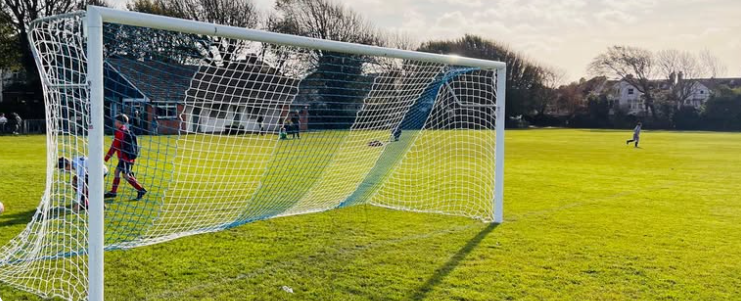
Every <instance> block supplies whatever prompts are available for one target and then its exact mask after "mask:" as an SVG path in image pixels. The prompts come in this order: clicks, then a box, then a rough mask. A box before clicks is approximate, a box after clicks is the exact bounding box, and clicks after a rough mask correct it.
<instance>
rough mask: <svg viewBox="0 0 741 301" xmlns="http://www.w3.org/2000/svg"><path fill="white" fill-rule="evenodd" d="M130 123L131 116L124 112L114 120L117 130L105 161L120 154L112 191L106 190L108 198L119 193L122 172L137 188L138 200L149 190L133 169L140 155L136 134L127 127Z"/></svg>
mask: <svg viewBox="0 0 741 301" xmlns="http://www.w3.org/2000/svg"><path fill="white" fill-rule="evenodd" d="M127 123H129V117H128V116H126V115H124V114H118V115H117V116H116V119H115V121H114V125H115V127H116V132H115V135H114V138H113V143H112V144H111V148H110V149H108V153H107V154H106V155H105V161H106V162H108V160H109V159H111V156H113V154H114V153H116V154H118V165H117V166H116V172H115V175H114V178H113V187H111V191H110V192H106V194H105V197H106V198H115V197H116V195H117V193H118V184H119V183H120V182H121V174H123V177H124V179H126V181H127V182H129V184H131V186H132V187H134V189H136V191H137V193H136V200H141V199H142V197H144V195H145V194H147V190H146V189H144V187H142V186H141V184H139V182H138V181H137V180H136V177H134V173H133V172H132V169H133V167H134V160H136V156H137V155H138V145H137V142H136V136H135V135H134V133H132V132H131V131H130V130H129V129H128V128H127V127H126V124H127Z"/></svg>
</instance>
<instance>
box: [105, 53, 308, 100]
mask: <svg viewBox="0 0 741 301" xmlns="http://www.w3.org/2000/svg"><path fill="white" fill-rule="evenodd" d="M107 63H108V64H109V65H110V66H111V67H112V68H113V69H114V70H116V71H117V72H118V73H119V74H121V75H122V76H123V77H124V78H126V80H128V81H129V82H130V83H131V85H133V86H135V88H136V89H137V90H139V91H141V93H143V94H145V96H146V97H147V98H148V99H149V101H150V102H178V103H183V102H188V103H190V104H196V105H197V104H203V105H205V104H208V105H212V104H235V105H252V106H260V107H262V106H271V105H272V106H274V105H275V104H276V103H281V104H283V103H286V102H289V101H290V98H291V97H293V96H294V95H296V94H297V92H298V79H293V78H289V77H286V76H284V75H282V74H281V73H280V72H279V71H278V70H276V69H275V68H272V67H270V66H269V65H267V64H265V63H264V62H262V61H260V60H259V59H258V58H256V57H254V56H250V57H247V58H246V59H245V60H240V61H234V62H232V63H231V64H229V65H228V67H226V68H225V67H219V66H213V65H200V66H196V65H183V64H178V63H172V62H162V61H153V60H146V61H141V60H134V59H126V58H111V59H108V60H107Z"/></svg>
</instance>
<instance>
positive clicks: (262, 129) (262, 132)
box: [257, 116, 265, 136]
mask: <svg viewBox="0 0 741 301" xmlns="http://www.w3.org/2000/svg"><path fill="white" fill-rule="evenodd" d="M264 121H265V119H263V118H262V116H258V117H257V124H258V126H259V127H260V135H261V136H263V135H265V126H264V125H263V122H264Z"/></svg>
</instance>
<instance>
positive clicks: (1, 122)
mask: <svg viewBox="0 0 741 301" xmlns="http://www.w3.org/2000/svg"><path fill="white" fill-rule="evenodd" d="M5 123H8V118H5V116H3V117H0V124H5Z"/></svg>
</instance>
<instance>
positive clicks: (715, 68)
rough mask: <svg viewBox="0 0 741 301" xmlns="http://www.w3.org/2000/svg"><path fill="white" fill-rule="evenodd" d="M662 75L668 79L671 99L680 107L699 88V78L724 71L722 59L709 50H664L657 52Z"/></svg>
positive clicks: (713, 76)
mask: <svg viewBox="0 0 741 301" xmlns="http://www.w3.org/2000/svg"><path fill="white" fill-rule="evenodd" d="M656 61H657V63H658V65H659V70H660V73H661V75H662V76H663V77H664V78H665V79H667V80H668V83H667V86H668V87H669V89H668V90H669V92H670V93H669V100H670V102H674V103H675V105H676V106H677V107H678V106H679V105H682V104H684V102H685V101H686V100H687V99H689V98H690V97H691V96H692V95H694V93H695V92H696V90H697V79H700V78H708V77H709V78H715V77H716V76H718V74H719V73H722V72H724V71H723V66H722V65H721V64H720V61H719V60H718V59H717V58H716V57H715V56H714V55H713V54H712V53H710V52H709V51H703V52H700V53H698V54H693V53H691V52H687V51H679V50H673V49H670V50H662V51H659V52H657V53H656Z"/></svg>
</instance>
